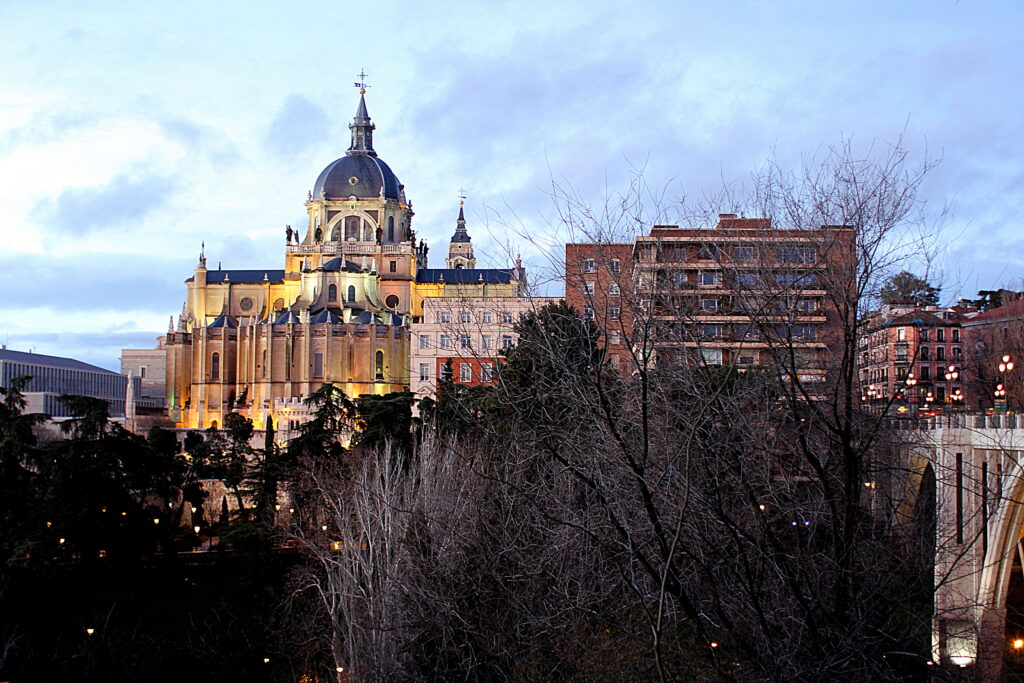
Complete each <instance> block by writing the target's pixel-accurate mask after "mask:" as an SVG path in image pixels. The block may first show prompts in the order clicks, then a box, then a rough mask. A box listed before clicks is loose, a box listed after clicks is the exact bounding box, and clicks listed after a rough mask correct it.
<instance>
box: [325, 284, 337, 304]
mask: <svg viewBox="0 0 1024 683" xmlns="http://www.w3.org/2000/svg"><path fill="white" fill-rule="evenodd" d="M327 300H328V301H337V300H338V286H337V285H330V286H329V287H328V288H327Z"/></svg>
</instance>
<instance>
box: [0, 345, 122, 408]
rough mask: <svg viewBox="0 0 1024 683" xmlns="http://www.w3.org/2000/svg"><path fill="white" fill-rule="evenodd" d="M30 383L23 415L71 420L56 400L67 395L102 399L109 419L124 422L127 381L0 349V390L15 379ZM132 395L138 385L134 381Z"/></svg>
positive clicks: (68, 361)
mask: <svg viewBox="0 0 1024 683" xmlns="http://www.w3.org/2000/svg"><path fill="white" fill-rule="evenodd" d="M21 376H28V377H31V379H30V380H29V381H28V384H27V385H26V386H25V389H24V394H25V401H26V404H27V405H26V411H27V412H30V413H44V414H46V415H50V416H51V417H53V418H58V419H59V418H66V417H71V413H70V412H68V409H67V407H66V406H65V405H64V404H63V403H62V402H61V401H60V400H58V397H59V396H61V395H63V394H67V395H74V396H89V397H91V398H98V399H102V400H104V401H106V402H107V405H108V406H109V414H110V416H111V417H113V418H124V416H125V396H126V394H127V390H128V378H127V377H126V376H125V375H121V374H119V373H116V372H112V371H110V370H106V369H104V368H100V367H97V366H95V365H90V364H88V363H83V362H82V361H79V360H74V359H73V358H62V357H60V356H46V355H43V354H41V353H26V352H23V351H12V350H10V349H8V348H7V347H6V345H5V346H4V347H3V348H2V349H0V386H3V387H9V386H11V381H12V380H13V379H15V378H17V377H21ZM132 381H133V383H134V389H135V392H136V394H138V393H139V392H140V391H141V381H140V380H139V378H137V377H136V378H134V379H133V380H132Z"/></svg>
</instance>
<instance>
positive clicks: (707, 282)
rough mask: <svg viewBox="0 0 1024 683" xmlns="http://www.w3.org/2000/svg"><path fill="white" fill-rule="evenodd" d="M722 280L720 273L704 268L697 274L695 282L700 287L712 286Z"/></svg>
mask: <svg viewBox="0 0 1024 683" xmlns="http://www.w3.org/2000/svg"><path fill="white" fill-rule="evenodd" d="M721 281H722V274H721V273H718V272H716V271H709V270H705V271H702V272H701V273H700V274H699V275H698V276H697V283H698V284H700V285H701V286H702V287H714V286H716V285H718V283H720V282H721Z"/></svg>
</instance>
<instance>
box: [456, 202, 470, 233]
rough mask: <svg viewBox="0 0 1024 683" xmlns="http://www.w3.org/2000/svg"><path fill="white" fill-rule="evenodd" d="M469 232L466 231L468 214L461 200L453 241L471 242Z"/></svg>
mask: <svg viewBox="0 0 1024 683" xmlns="http://www.w3.org/2000/svg"><path fill="white" fill-rule="evenodd" d="M469 241H470V240H469V233H468V232H466V214H465V212H464V211H463V208H462V202H461V201H460V202H459V220H457V221H456V222H455V234H454V235H452V242H469Z"/></svg>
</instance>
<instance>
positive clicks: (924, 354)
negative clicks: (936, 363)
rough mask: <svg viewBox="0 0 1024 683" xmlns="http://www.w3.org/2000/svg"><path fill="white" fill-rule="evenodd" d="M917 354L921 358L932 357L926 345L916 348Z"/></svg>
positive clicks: (928, 358) (929, 358) (927, 358)
mask: <svg viewBox="0 0 1024 683" xmlns="http://www.w3.org/2000/svg"><path fill="white" fill-rule="evenodd" d="M918 355H920V357H921V360H931V359H932V358H931V353H930V352H929V351H928V347H927V346H922V347H920V348H919V349H918Z"/></svg>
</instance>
